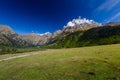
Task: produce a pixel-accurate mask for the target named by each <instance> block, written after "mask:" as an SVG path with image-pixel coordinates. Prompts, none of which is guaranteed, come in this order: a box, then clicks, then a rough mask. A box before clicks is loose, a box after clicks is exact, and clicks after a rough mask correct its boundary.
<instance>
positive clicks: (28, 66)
mask: <svg viewBox="0 0 120 80" xmlns="http://www.w3.org/2000/svg"><path fill="white" fill-rule="evenodd" d="M119 48H120V44H116V45H107V46H93V47H83V48H71V49H58V50H48V51H41V52H39V53H40V54H37V55H33V56H29V57H24V58H18V59H13V60H10V61H3V62H0V80H120V49H119Z"/></svg>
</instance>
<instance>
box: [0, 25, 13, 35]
mask: <svg viewBox="0 0 120 80" xmlns="http://www.w3.org/2000/svg"><path fill="white" fill-rule="evenodd" d="M0 34H1V35H11V34H15V32H14V31H13V30H12V29H11V28H10V27H9V26H7V25H0Z"/></svg>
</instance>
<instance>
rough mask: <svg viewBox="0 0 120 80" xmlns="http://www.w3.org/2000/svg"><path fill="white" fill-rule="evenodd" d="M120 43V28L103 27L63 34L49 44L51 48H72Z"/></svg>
mask: <svg viewBox="0 0 120 80" xmlns="http://www.w3.org/2000/svg"><path fill="white" fill-rule="evenodd" d="M115 43H120V26H114V27H113V26H103V27H96V28H91V29H89V30H87V31H76V32H73V33H69V34H62V35H61V36H59V37H56V38H54V39H52V40H51V42H49V46H48V47H49V48H70V47H80V46H92V45H104V44H115Z"/></svg>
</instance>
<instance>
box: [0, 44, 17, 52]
mask: <svg viewBox="0 0 120 80" xmlns="http://www.w3.org/2000/svg"><path fill="white" fill-rule="evenodd" d="M16 51H17V48H15V47H5V46H2V47H0V54H8V53H12V54H13V53H16Z"/></svg>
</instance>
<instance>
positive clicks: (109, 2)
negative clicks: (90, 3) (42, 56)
mask: <svg viewBox="0 0 120 80" xmlns="http://www.w3.org/2000/svg"><path fill="white" fill-rule="evenodd" d="M119 3H120V0H106V1H105V2H104V3H103V4H102V5H100V6H99V7H98V8H97V9H96V10H97V11H101V10H108V11H109V10H111V9H113V8H114V7H115V6H117V5H118V4H119Z"/></svg>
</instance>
